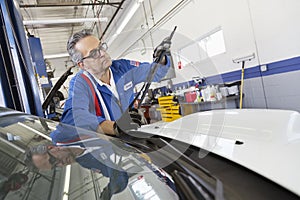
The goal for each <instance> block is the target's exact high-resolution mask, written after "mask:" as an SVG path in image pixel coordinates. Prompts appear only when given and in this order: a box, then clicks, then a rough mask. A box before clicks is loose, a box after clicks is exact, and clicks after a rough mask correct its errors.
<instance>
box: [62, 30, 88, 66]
mask: <svg viewBox="0 0 300 200" xmlns="http://www.w3.org/2000/svg"><path fill="white" fill-rule="evenodd" d="M91 35H93V32H92V30H91V29H83V30H81V31H79V32H77V33H74V34H73V35H72V36H71V37H70V39H69V40H68V43H67V51H68V53H69V55H70V56H71V59H72V61H73V62H74V63H79V62H80V61H81V59H82V57H83V56H82V54H81V53H80V52H79V51H78V50H77V49H76V48H75V45H76V44H77V42H78V41H79V40H81V39H82V38H85V37H87V36H91Z"/></svg>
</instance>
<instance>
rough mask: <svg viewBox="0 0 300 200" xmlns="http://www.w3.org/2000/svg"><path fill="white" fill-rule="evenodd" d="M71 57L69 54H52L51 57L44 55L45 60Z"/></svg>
mask: <svg viewBox="0 0 300 200" xmlns="http://www.w3.org/2000/svg"><path fill="white" fill-rule="evenodd" d="M69 56H70V55H69V54H68V53H58V54H51V55H44V58H45V59H51V58H64V57H69Z"/></svg>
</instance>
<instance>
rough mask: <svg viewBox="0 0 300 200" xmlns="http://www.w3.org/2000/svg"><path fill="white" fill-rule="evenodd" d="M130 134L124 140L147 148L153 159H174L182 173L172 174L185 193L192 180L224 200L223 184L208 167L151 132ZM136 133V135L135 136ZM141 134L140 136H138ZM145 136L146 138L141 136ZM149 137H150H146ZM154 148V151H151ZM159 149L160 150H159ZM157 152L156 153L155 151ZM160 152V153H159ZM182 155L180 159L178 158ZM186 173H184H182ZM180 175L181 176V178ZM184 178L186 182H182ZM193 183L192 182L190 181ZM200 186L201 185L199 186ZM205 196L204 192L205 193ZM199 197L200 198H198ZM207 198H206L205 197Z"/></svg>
mask: <svg viewBox="0 0 300 200" xmlns="http://www.w3.org/2000/svg"><path fill="white" fill-rule="evenodd" d="M129 134H130V135H127V137H124V138H122V139H123V141H126V142H128V143H129V144H131V145H134V146H136V147H137V148H141V149H142V151H143V150H144V151H145V150H146V153H150V154H149V155H151V156H150V157H151V159H152V158H156V159H159V160H160V161H161V160H165V161H166V160H167V162H170V161H172V162H173V163H174V164H175V165H177V167H176V168H177V169H176V170H177V171H180V174H178V172H177V174H174V173H175V171H176V170H174V171H173V172H171V173H170V174H171V175H172V176H173V175H174V177H173V178H174V179H176V178H177V183H180V185H179V186H178V187H182V189H183V192H184V194H185V193H186V191H187V190H186V189H184V188H185V186H186V184H187V181H188V180H189V181H188V182H191V180H193V181H195V183H197V184H198V185H199V186H201V187H202V188H205V190H206V192H207V193H209V194H210V195H211V196H212V197H213V198H212V199H215V200H224V199H225V198H224V194H223V184H222V182H221V181H220V180H219V179H218V178H217V177H215V176H213V175H212V174H211V173H210V172H209V171H208V170H207V169H205V168H204V167H202V166H201V165H199V164H197V163H196V162H195V161H193V160H191V159H190V158H189V157H187V156H186V155H184V154H182V153H181V152H180V151H179V150H178V149H176V148H175V147H174V146H172V145H171V144H169V143H168V142H166V141H165V140H163V139H161V138H151V137H149V133H143V132H141V131H131V132H129ZM133 135H134V136H133ZM137 136H140V137H137ZM142 136H144V138H141V137H142ZM146 137H148V138H146ZM151 150H152V152H151ZM158 150H159V151H158ZM155 152H156V153H155ZM158 152H159V153H158ZM179 157H180V159H178V158H179ZM181 162H185V163H187V164H188V165H189V166H191V167H193V168H195V169H197V170H200V171H201V172H202V173H204V174H205V176H206V177H209V178H211V179H213V180H214V181H215V187H213V186H211V185H210V184H209V183H208V182H207V181H206V180H204V179H202V178H201V177H200V176H199V175H196V174H195V173H194V172H192V171H191V170H189V169H188V168H187V167H186V166H185V165H184V164H182V163H181ZM182 174H184V175H182ZM179 176H180V177H181V178H179ZM182 176H184V177H185V176H188V177H190V178H188V179H186V178H184V179H183V178H182ZM183 180H184V182H182V181H183ZM189 184H191V183H189ZM198 188H199V187H198ZM195 191H196V190H195ZM198 192H199V191H198ZM203 196H205V195H204V193H203ZM186 199H192V198H186ZM198 199H199V198H198ZM204 199H205V198H204Z"/></svg>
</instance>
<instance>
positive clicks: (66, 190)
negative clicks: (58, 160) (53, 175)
mask: <svg viewBox="0 0 300 200" xmlns="http://www.w3.org/2000/svg"><path fill="white" fill-rule="evenodd" d="M70 178H71V165H67V166H66V174H65V183H64V195H63V200H68V199H69V187H70Z"/></svg>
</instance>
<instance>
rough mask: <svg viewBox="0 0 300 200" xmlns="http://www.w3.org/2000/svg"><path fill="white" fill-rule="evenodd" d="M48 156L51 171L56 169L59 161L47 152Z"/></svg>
mask: <svg viewBox="0 0 300 200" xmlns="http://www.w3.org/2000/svg"><path fill="white" fill-rule="evenodd" d="M47 154H48V155H49V160H48V161H49V163H50V164H51V169H54V168H55V167H56V165H57V159H56V158H55V157H54V156H53V155H52V154H51V153H49V151H47Z"/></svg>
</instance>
